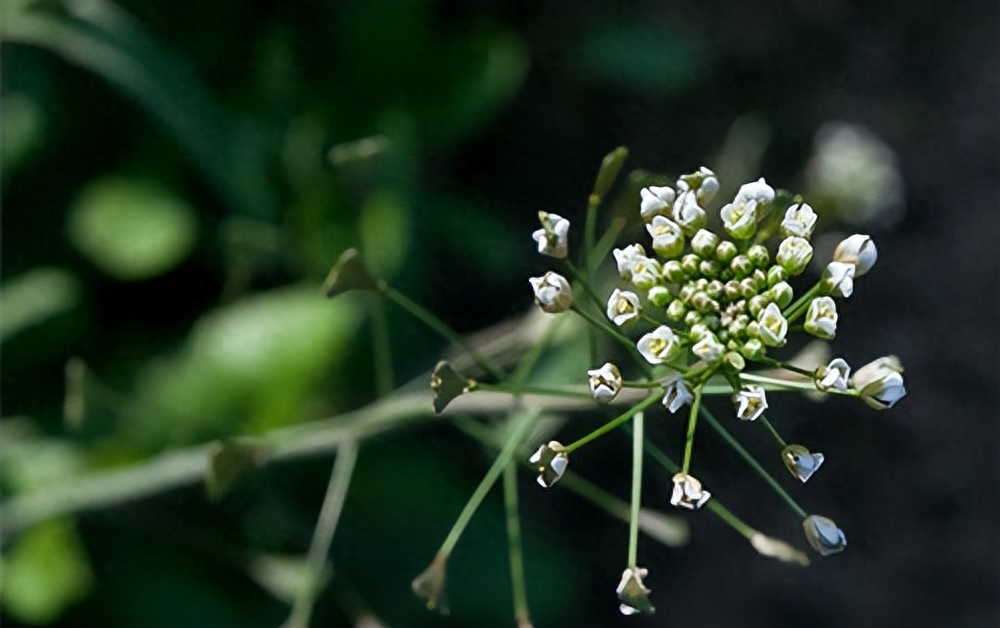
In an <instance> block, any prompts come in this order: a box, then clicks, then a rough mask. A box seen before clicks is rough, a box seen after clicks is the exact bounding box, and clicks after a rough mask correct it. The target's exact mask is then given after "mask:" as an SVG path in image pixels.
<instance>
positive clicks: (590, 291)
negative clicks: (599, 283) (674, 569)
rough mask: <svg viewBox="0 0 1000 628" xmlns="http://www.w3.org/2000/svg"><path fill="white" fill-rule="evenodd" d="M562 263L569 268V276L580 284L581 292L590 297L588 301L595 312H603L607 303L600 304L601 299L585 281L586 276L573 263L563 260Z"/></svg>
mask: <svg viewBox="0 0 1000 628" xmlns="http://www.w3.org/2000/svg"><path fill="white" fill-rule="evenodd" d="M563 261H564V262H565V263H566V267H567V268H569V270H570V274H572V275H573V278H574V279H576V280H577V281H578V282H580V285H581V286H583V291H584V292H586V293H587V295H588V296H589V297H590V300H591V301H593V302H594V305H595V306H596V307H597V310H598V311H599V312H603V311H605V309H606V308H607V303H602V302H601V297H599V296H597V293H596V292H594V289H593V288H592V287H591V286H590V281H589V280H588V279H587V277H586V275H584V274H583V272H582V271H581V270H580V269H579V268H577V267H576V265H575V264H573V262H571V261H569V259H565V260H563Z"/></svg>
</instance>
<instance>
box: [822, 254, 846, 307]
mask: <svg viewBox="0 0 1000 628" xmlns="http://www.w3.org/2000/svg"><path fill="white" fill-rule="evenodd" d="M854 273H855V270H854V266H853V265H852V264H848V263H846V262H830V263H829V264H827V265H826V268H825V269H823V276H822V277H821V279H820V281H822V282H823V292H825V293H826V294H832V295H833V296H835V297H844V298H845V299H846V298H848V297H849V296H851V294H853V293H854Z"/></svg>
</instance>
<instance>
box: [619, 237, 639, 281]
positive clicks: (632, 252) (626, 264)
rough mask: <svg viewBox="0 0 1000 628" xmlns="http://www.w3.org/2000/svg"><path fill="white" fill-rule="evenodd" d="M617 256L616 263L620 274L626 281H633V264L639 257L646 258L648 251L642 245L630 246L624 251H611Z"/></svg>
mask: <svg viewBox="0 0 1000 628" xmlns="http://www.w3.org/2000/svg"><path fill="white" fill-rule="evenodd" d="M611 253H612V254H613V255H614V256H615V262H616V263H617V264H618V274H619V275H621V278H622V279H624V280H625V281H631V280H632V263H633V262H634V261H635V259H636V258H637V257H646V249H644V248H642V245H641V244H630V245H628V246H626V247H625V248H624V249H615V250H613V251H611Z"/></svg>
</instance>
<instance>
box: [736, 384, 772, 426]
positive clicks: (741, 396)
mask: <svg viewBox="0 0 1000 628" xmlns="http://www.w3.org/2000/svg"><path fill="white" fill-rule="evenodd" d="M733 403H734V404H735V405H736V418H738V419H739V420H741V421H756V420H757V418H758V417H760V415H762V414H764V410H766V409H767V395H766V394H765V393H764V387H763V386H744V387H743V388H741V389H740V392H738V393H736V395H734V396H733Z"/></svg>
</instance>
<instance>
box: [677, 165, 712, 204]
mask: <svg viewBox="0 0 1000 628" xmlns="http://www.w3.org/2000/svg"><path fill="white" fill-rule="evenodd" d="M677 189H678V190H680V191H685V192H686V191H688V190H691V191H693V192H695V193H696V194H697V195H698V202H699V203H702V204H705V203H709V202H711V201H712V199H713V198H715V194H716V193H717V192H718V191H719V180H718V179H716V178H715V173H714V172H712V171H711V170H709V169H708V168H706V167H705V166H702V167H701V168H698V172H693V173H691V174H683V175H681V177H680V178H679V179H678V180H677Z"/></svg>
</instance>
